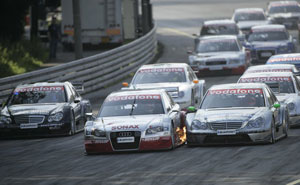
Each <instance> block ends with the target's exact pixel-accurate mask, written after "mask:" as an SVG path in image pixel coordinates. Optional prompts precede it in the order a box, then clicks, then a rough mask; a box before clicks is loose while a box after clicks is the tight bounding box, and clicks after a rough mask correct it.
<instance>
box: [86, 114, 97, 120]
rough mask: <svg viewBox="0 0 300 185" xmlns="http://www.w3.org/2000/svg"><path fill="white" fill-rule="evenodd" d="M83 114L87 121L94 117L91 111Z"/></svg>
mask: <svg viewBox="0 0 300 185" xmlns="http://www.w3.org/2000/svg"><path fill="white" fill-rule="evenodd" d="M85 116H86V119H87V121H93V120H95V117H94V116H93V113H92V112H88V113H85Z"/></svg>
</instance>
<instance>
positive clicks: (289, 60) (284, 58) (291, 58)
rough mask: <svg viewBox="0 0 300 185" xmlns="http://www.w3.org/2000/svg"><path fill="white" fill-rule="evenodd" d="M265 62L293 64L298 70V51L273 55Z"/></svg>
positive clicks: (299, 59) (299, 57)
mask: <svg viewBox="0 0 300 185" xmlns="http://www.w3.org/2000/svg"><path fill="white" fill-rule="evenodd" d="M266 64H293V65H294V66H295V67H296V68H297V69H298V70H300V53H292V54H282V55H273V56H272V57H271V58H269V60H268V61H267V62H266Z"/></svg>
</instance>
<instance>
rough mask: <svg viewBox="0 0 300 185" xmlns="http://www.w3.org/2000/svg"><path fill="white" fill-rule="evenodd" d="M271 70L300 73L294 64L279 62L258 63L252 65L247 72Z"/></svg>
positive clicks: (266, 71)
mask: <svg viewBox="0 0 300 185" xmlns="http://www.w3.org/2000/svg"><path fill="white" fill-rule="evenodd" d="M269 72H292V73H294V74H295V75H299V71H298V69H297V68H296V67H295V66H294V65H293V64H277V65H257V66H250V67H249V68H248V69H247V70H246V71H245V72H244V74H246V73H269Z"/></svg>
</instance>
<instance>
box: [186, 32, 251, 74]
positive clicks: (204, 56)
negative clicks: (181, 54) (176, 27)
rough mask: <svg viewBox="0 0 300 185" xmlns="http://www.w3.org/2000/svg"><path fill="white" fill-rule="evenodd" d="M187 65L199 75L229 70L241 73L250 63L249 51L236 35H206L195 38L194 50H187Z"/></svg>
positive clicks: (233, 72)
mask: <svg viewBox="0 0 300 185" xmlns="http://www.w3.org/2000/svg"><path fill="white" fill-rule="evenodd" d="M188 53H189V54H190V56H189V65H190V66H191V67H192V69H193V70H194V71H199V75H204V74H205V73H209V72H213V73H215V72H220V71H229V72H231V73H232V74H243V72H244V71H245V70H246V68H247V67H248V66H249V65H250V62H251V61H250V60H251V58H250V53H249V51H247V50H246V48H244V47H243V46H242V44H241V43H240V42H239V40H238V39H237V37H236V36H229V35H226V36H207V37H201V38H198V39H197V40H196V45H195V50H194V52H188Z"/></svg>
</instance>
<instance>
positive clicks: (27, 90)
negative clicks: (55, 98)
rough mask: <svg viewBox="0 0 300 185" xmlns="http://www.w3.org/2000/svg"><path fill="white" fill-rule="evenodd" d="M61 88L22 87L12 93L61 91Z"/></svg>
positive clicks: (62, 88)
mask: <svg viewBox="0 0 300 185" xmlns="http://www.w3.org/2000/svg"><path fill="white" fill-rule="evenodd" d="M62 90H64V87H63V86H40V87H22V88H16V89H15V91H14V93H18V92H41V91H62Z"/></svg>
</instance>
